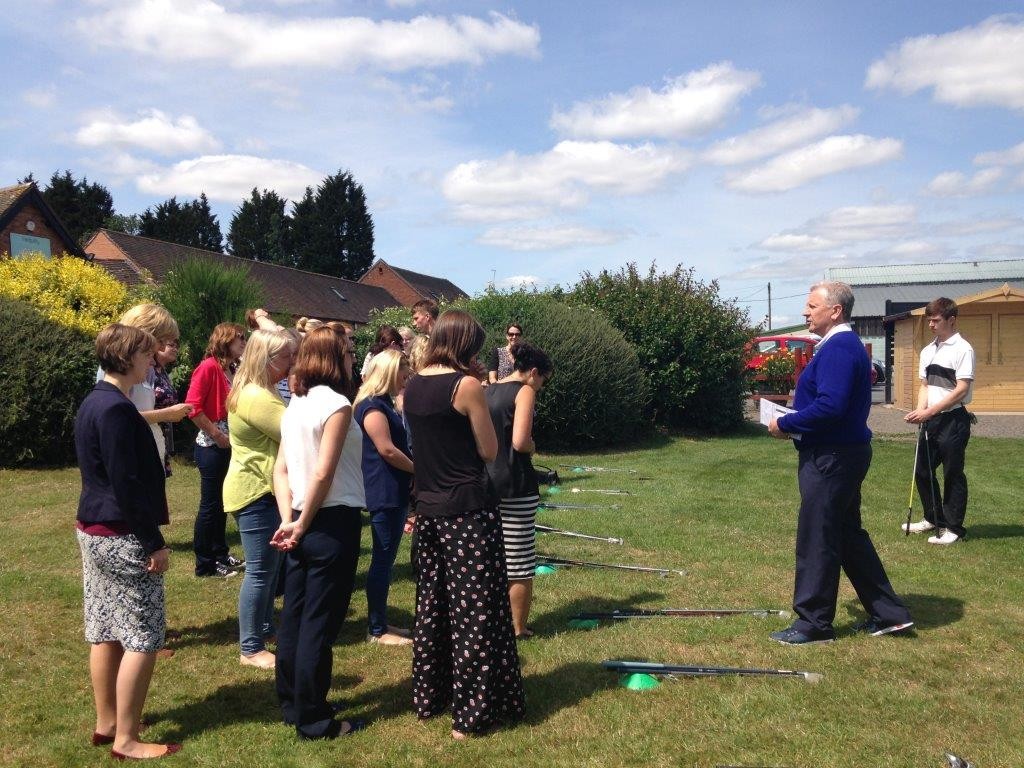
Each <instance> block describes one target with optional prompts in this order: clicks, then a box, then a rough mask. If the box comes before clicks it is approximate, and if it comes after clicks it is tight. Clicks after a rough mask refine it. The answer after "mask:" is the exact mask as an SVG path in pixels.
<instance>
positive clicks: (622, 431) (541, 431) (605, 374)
mask: <svg viewBox="0 0 1024 768" xmlns="http://www.w3.org/2000/svg"><path fill="white" fill-rule="evenodd" d="M456 306H458V307H460V308H462V309H466V310H467V311H469V312H471V313H472V314H473V315H474V316H475V317H476V318H477V320H479V321H480V324H481V325H483V326H484V328H485V329H486V330H487V341H486V342H485V345H484V349H483V351H482V352H481V357H482V358H485V357H486V355H488V354H489V353H490V351H491V349H493V348H494V347H497V346H501V345H503V344H505V343H506V342H507V339H506V338H505V330H506V328H507V323H508V322H509V321H512V320H515V321H517V322H520V323H522V324H523V326H524V330H525V332H526V339H527V340H529V341H530V342H532V343H533V344H536V345H537V346H539V347H540V348H541V349H543V350H544V351H545V352H547V353H548V355H550V357H551V359H552V361H553V362H554V364H555V375H554V377H553V378H552V379H551V381H550V382H549V383H548V385H547V386H546V387H545V388H544V390H543V391H542V392H541V394H540V397H539V398H538V401H537V418H536V422H535V426H534V436H535V438H536V440H537V444H538V445H539V446H540V447H541V448H542V449H544V450H580V449H581V448H587V449H590V448H596V447H601V446H608V445H618V444H622V443H627V442H629V441H631V440H635V439H636V438H638V437H639V436H640V435H642V434H643V433H644V432H645V430H646V427H647V425H648V423H647V421H646V419H645V413H646V412H647V411H648V402H649V399H650V394H649V391H648V388H647V382H646V381H645V379H644V376H643V374H642V373H641V371H640V368H639V364H638V362H637V356H636V352H635V350H634V349H633V348H632V346H630V344H629V343H628V342H627V341H626V340H625V339H624V338H623V337H622V334H621V333H620V332H619V331H617V330H616V329H615V328H613V327H612V326H611V324H610V323H609V322H608V321H607V319H606V318H605V317H604V316H603V315H601V314H600V313H597V312H594V311H592V310H590V309H586V308H577V307H571V306H568V305H566V304H564V303H562V302H560V301H559V300H558V299H557V297H555V296H552V295H550V294H544V293H536V292H529V291H514V292H511V293H495V292H490V293H487V294H484V295H483V296H479V297H477V298H475V299H469V300H464V301H461V302H457V304H456Z"/></svg>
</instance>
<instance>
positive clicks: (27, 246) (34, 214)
mask: <svg viewBox="0 0 1024 768" xmlns="http://www.w3.org/2000/svg"><path fill="white" fill-rule="evenodd" d="M33 252H39V253H42V254H43V255H44V256H59V255H60V254H62V253H67V254H69V255H71V256H77V257H78V258H80V259H84V258H86V256H85V251H84V250H82V248H81V247H80V246H79V245H78V243H76V242H75V241H74V239H73V238H72V237H71V235H70V234H68V231H67V230H66V229H65V228H64V225H63V224H61V222H60V219H58V218H57V214H55V213H54V212H53V209H52V208H50V206H49V205H48V204H47V202H46V199H45V198H44V197H43V195H42V193H41V192H40V191H39V188H38V187H37V186H36V185H35V183H34V182H28V183H25V184H16V185H14V186H13V187H0V254H8V255H10V256H11V257H18V256H20V255H21V254H23V253H33Z"/></svg>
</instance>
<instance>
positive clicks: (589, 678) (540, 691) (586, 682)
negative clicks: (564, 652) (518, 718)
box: [523, 661, 617, 725]
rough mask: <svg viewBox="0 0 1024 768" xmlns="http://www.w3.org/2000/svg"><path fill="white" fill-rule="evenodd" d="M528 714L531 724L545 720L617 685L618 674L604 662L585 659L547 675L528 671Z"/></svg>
mask: <svg viewBox="0 0 1024 768" xmlns="http://www.w3.org/2000/svg"><path fill="white" fill-rule="evenodd" d="M523 684H524V685H525V687H526V717H525V718H524V720H523V721H524V722H525V723H528V724H530V725H538V724H540V723H543V722H544V721H545V720H547V719H548V718H550V717H551V716H553V715H555V714H556V713H558V712H559V711H560V710H563V709H567V708H569V707H574V706H576V705H577V704H579V703H580V702H581V701H583V700H584V699H588V698H590V697H591V696H593V695H594V694H595V693H598V692H600V691H605V690H608V689H609V688H614V687H615V686H616V684H617V677H616V676H615V675H612V674H609V673H608V672H606V671H605V670H604V669H602V668H601V665H600V664H597V663H587V662H582V661H576V662H572V663H570V664H563V665H562V666H560V667H558V668H557V669H553V670H551V671H550V672H545V673H544V674H543V675H530V674H527V675H526V677H525V679H524V681H523Z"/></svg>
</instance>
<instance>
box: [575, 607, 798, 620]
mask: <svg viewBox="0 0 1024 768" xmlns="http://www.w3.org/2000/svg"><path fill="white" fill-rule="evenodd" d="M691 616H692V617H699V616H782V617H788V616H789V611H778V610H775V609H772V608H660V609H647V608H627V609H624V610H619V611H607V612H601V611H583V612H581V613H579V614H577V615H576V616H575V618H577V619H658V618H672V617H691Z"/></svg>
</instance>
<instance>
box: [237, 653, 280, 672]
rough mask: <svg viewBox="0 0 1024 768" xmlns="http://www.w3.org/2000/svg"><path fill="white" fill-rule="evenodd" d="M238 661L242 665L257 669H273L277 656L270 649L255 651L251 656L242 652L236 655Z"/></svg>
mask: <svg viewBox="0 0 1024 768" xmlns="http://www.w3.org/2000/svg"><path fill="white" fill-rule="evenodd" d="M238 663H239V664H241V665H242V666H243V667H257V668H259V669H274V667H275V666H276V665H277V657H276V656H274V654H272V653H271V652H270V651H257V652H256V653H254V654H252V655H251V656H246V655H245V654H244V653H243V654H241V655H240V656H239V657H238Z"/></svg>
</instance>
